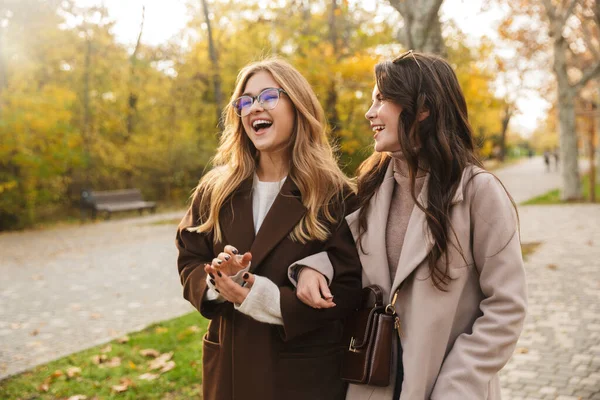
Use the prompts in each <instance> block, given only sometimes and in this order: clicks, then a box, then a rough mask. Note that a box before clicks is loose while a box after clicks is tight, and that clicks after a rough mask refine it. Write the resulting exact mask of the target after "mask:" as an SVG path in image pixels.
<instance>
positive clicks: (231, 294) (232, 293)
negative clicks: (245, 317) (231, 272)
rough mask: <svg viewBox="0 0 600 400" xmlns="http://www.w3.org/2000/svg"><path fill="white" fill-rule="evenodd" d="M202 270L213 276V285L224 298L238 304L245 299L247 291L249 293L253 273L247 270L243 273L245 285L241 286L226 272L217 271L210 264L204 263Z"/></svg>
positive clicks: (252, 281)
mask: <svg viewBox="0 0 600 400" xmlns="http://www.w3.org/2000/svg"><path fill="white" fill-rule="evenodd" d="M204 270H205V271H206V272H207V273H208V274H210V275H211V277H213V276H214V278H213V280H214V282H215V283H214V285H215V287H216V288H217V290H218V291H219V293H220V294H221V296H223V297H224V298H225V300H227V301H229V302H231V303H234V304H237V305H240V304H242V303H243V302H244V300H246V297H247V296H248V293H250V289H251V288H252V284H253V283H254V275H252V274H251V273H249V272H246V273H245V274H244V275H243V279H244V281H245V282H246V286H244V287H242V286H240V285H238V284H237V283H235V282H234V281H233V280H232V279H231V277H229V276H227V275H226V274H224V273H222V272H221V271H218V270H217V269H216V268H214V267H213V266H212V265H209V264H205V265H204Z"/></svg>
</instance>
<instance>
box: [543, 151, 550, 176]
mask: <svg viewBox="0 0 600 400" xmlns="http://www.w3.org/2000/svg"><path fill="white" fill-rule="evenodd" d="M544 164H546V172H550V152H549V151H548V150H546V151H544Z"/></svg>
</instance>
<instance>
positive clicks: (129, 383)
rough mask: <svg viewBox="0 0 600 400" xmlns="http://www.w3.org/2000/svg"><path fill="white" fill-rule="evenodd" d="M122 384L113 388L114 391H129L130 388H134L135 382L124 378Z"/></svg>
mask: <svg viewBox="0 0 600 400" xmlns="http://www.w3.org/2000/svg"><path fill="white" fill-rule="evenodd" d="M120 382H121V384H120V385H114V386H112V390H114V391H115V392H117V393H121V392H124V391H126V390H127V389H129V386H132V384H133V382H132V381H131V379H129V378H122V379H121V380H120Z"/></svg>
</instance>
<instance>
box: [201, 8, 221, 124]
mask: <svg viewBox="0 0 600 400" xmlns="http://www.w3.org/2000/svg"><path fill="white" fill-rule="evenodd" d="M202 9H203V11H204V20H205V21H206V28H207V31H208V52H209V56H210V61H211V64H212V68H213V89H214V94H215V104H216V106H217V121H218V124H219V129H222V128H223V121H222V119H221V111H222V109H221V108H222V104H223V94H222V93H221V74H220V69H219V58H218V56H217V49H216V47H215V43H214V40H213V35H212V28H211V25H210V18H209V14H210V13H209V11H208V4H207V3H206V0H202Z"/></svg>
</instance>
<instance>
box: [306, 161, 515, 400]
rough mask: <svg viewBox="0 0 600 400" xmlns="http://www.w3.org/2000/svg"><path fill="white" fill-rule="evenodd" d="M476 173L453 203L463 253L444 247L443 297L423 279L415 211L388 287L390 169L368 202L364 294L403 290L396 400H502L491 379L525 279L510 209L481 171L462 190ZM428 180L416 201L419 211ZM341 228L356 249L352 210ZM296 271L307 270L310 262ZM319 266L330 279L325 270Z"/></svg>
mask: <svg viewBox="0 0 600 400" xmlns="http://www.w3.org/2000/svg"><path fill="white" fill-rule="evenodd" d="M476 171H477V172H481V170H479V169H477V168H475V167H473V168H469V169H467V170H466V171H465V172H464V174H463V177H462V181H461V184H460V185H459V188H458V189H457V192H456V194H455V196H454V198H453V207H452V211H451V223H452V227H453V228H454V231H455V233H456V236H457V238H458V243H459V245H460V246H454V245H452V244H450V245H449V248H450V249H449V256H450V274H451V276H452V277H453V281H452V282H451V284H450V285H449V287H448V291H447V292H442V291H440V290H438V289H436V288H435V287H434V286H433V284H432V281H431V279H430V278H429V270H428V266H427V260H426V255H427V254H428V252H429V250H430V249H431V246H432V243H431V240H430V239H429V238H430V234H429V229H428V227H427V223H426V220H425V213H423V212H422V211H421V210H420V209H419V208H418V207H416V206H415V207H414V209H413V212H412V215H411V217H410V221H409V223H408V228H407V232H406V238H405V240H404V244H403V247H402V254H401V256H400V260H399V262H398V269H397V272H396V276H395V278H394V279H393V281H391V280H390V276H389V270H390V269H389V268H388V261H387V256H386V247H385V244H386V240H385V232H386V229H385V227H386V225H387V220H388V213H389V208H390V201H391V198H392V193H393V189H394V184H395V180H394V177H393V170H392V164H391V163H390V167H389V168H388V170H387V173H386V176H385V178H384V181H383V182H382V184H381V186H380V187H379V189H378V191H377V193H376V194H375V195H374V196H373V198H372V199H371V203H370V207H369V211H368V216H367V219H368V229H367V232H366V234H365V235H364V236H363V246H364V251H359V255H360V259H361V263H362V265H363V277H362V279H363V286H368V285H372V284H377V285H379V286H381V287H382V288H383V291H384V293H385V298H387V299H388V301H391V298H392V295H393V293H394V291H395V290H396V289H398V288H400V289H399V293H398V299H397V301H396V305H395V306H396V310H397V312H398V314H399V317H400V320H401V325H402V336H401V342H402V348H403V351H404V353H403V357H402V361H403V365H404V382H403V385H402V394H401V397H400V398H401V400H423V399H434V400H437V399H443V400H470V399H472V400H484V399H489V400H497V399H500V386H499V380H498V371H500V369H501V368H502V367H503V366H504V365H505V364H506V362H507V361H508V360H509V358H510V357H511V355H512V353H513V350H514V348H515V345H516V342H517V339H518V337H519V334H520V333H521V330H522V327H523V321H524V319H525V310H526V303H527V300H526V292H525V290H526V285H525V272H524V269H523V259H522V255H521V247H520V241H519V234H518V230H517V219H516V213H515V211H514V208H513V206H512V204H511V202H510V200H509V198H508V196H507V195H506V192H505V191H504V189H503V187H502V186H501V184H500V183H499V182H498V181H497V180H496V178H495V177H494V176H493V175H491V174H489V173H485V172H484V173H481V174H478V175H476V176H475V177H474V178H473V179H472V180H471V181H470V182H469V178H470V177H471V176H472V175H473V174H474V173H475V172H476ZM425 179H426V180H425V184H424V186H423V190H422V192H421V193H420V195H419V197H418V199H417V200H418V201H419V202H420V203H421V204H423V205H425V204H426V203H427V201H426V199H427V188H428V179H429V177H426V178H425ZM467 182H468V183H467ZM346 221H347V222H348V225H349V226H350V230H351V231H352V234H353V236H354V238H355V240H356V239H357V238H358V232H357V229H358V211H356V212H354V213H352V214H350V215H348V216H347V217H346ZM451 237H452V239H453V240H452V243H454V244H456V239H454V235H452V234H451ZM457 247H458V248H462V250H463V253H464V257H465V258H466V262H465V259H463V257H462V256H461V255H460V252H459V251H458V250H457ZM314 259H315V260H317V259H319V260H322V258H321V257H319V258H316V257H315V258H314ZM298 263H299V264H304V265H309V266H312V265H311V258H310V257H309V258H308V259H304V260H301V261H299V262H298ZM321 264H322V263H321ZM316 267H317V268H316V269H318V270H321V271H322V272H324V273H325V274H326V275H328V274H329V271H328V268H329V267H328V266H324V265H323V264H322V265H321V266H318V265H317V266H316ZM393 372H394V373H395V363H394V364H393ZM393 376H395V375H394V374H393ZM393 379H394V378H392V382H393ZM393 386H394V385H393V383H392V384H390V385H389V386H388V387H372V386H366V385H350V387H349V389H348V393H347V397H346V399H350V400H365V399H369V400H390V399H392V397H393V391H394V387H393Z"/></svg>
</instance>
